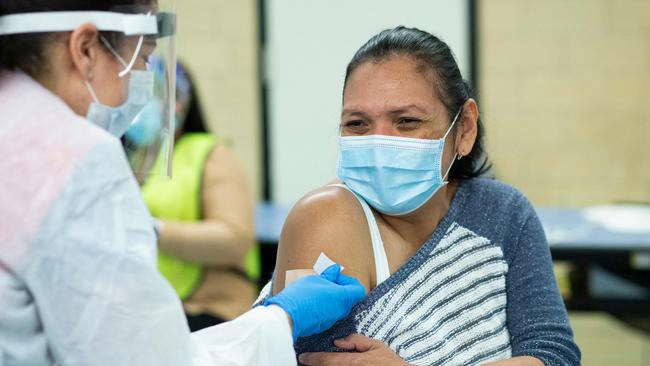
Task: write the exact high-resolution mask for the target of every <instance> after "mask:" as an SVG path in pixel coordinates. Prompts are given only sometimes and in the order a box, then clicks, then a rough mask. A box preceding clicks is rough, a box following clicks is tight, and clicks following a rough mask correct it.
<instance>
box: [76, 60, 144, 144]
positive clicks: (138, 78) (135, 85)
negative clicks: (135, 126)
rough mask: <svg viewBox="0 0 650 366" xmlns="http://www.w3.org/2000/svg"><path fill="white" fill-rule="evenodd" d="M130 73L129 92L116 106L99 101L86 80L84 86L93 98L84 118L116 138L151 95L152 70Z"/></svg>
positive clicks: (127, 126) (124, 130)
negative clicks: (124, 99)
mask: <svg viewBox="0 0 650 366" xmlns="http://www.w3.org/2000/svg"><path fill="white" fill-rule="evenodd" d="M130 73H131V75H130V79H129V89H128V93H129V94H128V96H127V99H126V101H125V102H124V104H122V105H120V106H117V107H111V106H107V105H104V104H102V103H100V102H99V99H98V98H97V95H96V94H95V91H94V90H93V88H92V86H91V85H90V83H89V82H86V87H87V88H88V91H89V92H90V95H91V96H92V98H93V102H92V103H90V106H89V107H88V114H86V118H88V120H89V121H91V122H93V123H94V124H96V125H98V126H99V127H101V128H103V129H105V130H106V131H108V132H109V133H110V134H112V135H113V136H115V137H118V138H119V137H121V136H122V135H124V133H125V132H126V130H128V129H129V127H130V126H131V123H133V121H134V119H135V117H136V116H137V115H138V113H140V111H141V110H142V108H143V107H144V106H145V105H147V103H148V102H149V101H150V100H151V99H152V97H153V84H154V75H153V72H151V71H142V70H131V71H130Z"/></svg>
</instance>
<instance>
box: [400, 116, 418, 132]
mask: <svg viewBox="0 0 650 366" xmlns="http://www.w3.org/2000/svg"><path fill="white" fill-rule="evenodd" d="M420 123H422V121H421V120H419V119H417V118H401V119H399V120H398V121H397V125H398V127H399V128H404V129H415V128H418V127H419V126H420Z"/></svg>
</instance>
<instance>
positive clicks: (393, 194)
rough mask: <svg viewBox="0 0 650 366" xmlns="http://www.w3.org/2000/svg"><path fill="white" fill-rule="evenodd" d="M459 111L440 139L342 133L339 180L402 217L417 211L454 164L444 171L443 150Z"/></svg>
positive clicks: (382, 209) (379, 208)
mask: <svg viewBox="0 0 650 366" xmlns="http://www.w3.org/2000/svg"><path fill="white" fill-rule="evenodd" d="M459 114H460V111H459V112H458V113H457V114H456V116H455V117H454V120H453V122H452V123H451V126H449V129H448V130H447V132H446V133H445V135H444V137H443V138H441V139H439V140H428V139H416V138H408V137H395V136H385V135H370V136H342V137H340V138H339V147H340V152H339V162H338V176H339V179H341V180H342V181H343V182H344V183H345V184H346V185H347V186H348V187H349V188H350V189H351V190H352V191H353V192H354V193H355V194H357V195H359V196H361V197H362V198H363V199H364V200H365V201H366V202H368V204H369V205H370V206H372V207H374V208H375V209H376V210H377V211H379V212H381V213H384V214H387V215H393V216H400V215H406V214H408V213H411V212H413V211H415V210H417V209H418V208H420V207H421V206H422V205H424V204H425V203H426V202H427V201H428V200H429V199H431V197H433V195H434V194H435V193H436V192H437V191H438V190H439V189H440V188H441V187H442V186H444V185H445V184H447V181H445V179H446V177H447V174H448V173H449V170H451V164H450V165H449V167H448V168H447V171H446V172H445V173H444V174H443V172H442V153H443V151H444V147H445V140H446V138H447V135H448V134H449V132H450V131H451V130H452V128H453V126H454V124H455V123H456V119H457V118H458V115H459ZM454 160H456V159H455V158H454V159H453V160H452V164H453V161H454Z"/></svg>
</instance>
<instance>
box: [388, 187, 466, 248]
mask: <svg viewBox="0 0 650 366" xmlns="http://www.w3.org/2000/svg"><path fill="white" fill-rule="evenodd" d="M457 189H458V183H457V182H455V181H452V182H449V184H446V185H444V186H443V187H441V188H440V189H439V190H438V192H436V194H435V195H434V196H433V197H431V199H429V201H427V202H426V203H425V204H424V205H422V207H420V208H418V209H417V210H415V211H413V212H411V213H409V214H407V215H403V216H389V215H384V214H381V213H380V214H379V215H380V216H381V217H382V218H383V219H384V221H386V223H388V225H390V226H391V227H392V228H393V229H394V230H395V231H396V232H397V233H398V234H399V235H400V236H401V237H402V238H404V240H406V241H407V242H409V243H413V244H414V245H421V244H422V243H424V242H425V241H426V240H427V239H428V238H429V236H431V234H432V233H433V231H434V230H435V229H436V228H437V227H438V224H440V221H441V220H442V218H443V217H444V216H445V215H446V214H447V211H449V207H450V206H451V201H452V200H453V199H454V196H455V195H456V190H457Z"/></svg>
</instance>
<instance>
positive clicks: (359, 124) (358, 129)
mask: <svg viewBox="0 0 650 366" xmlns="http://www.w3.org/2000/svg"><path fill="white" fill-rule="evenodd" d="M342 128H343V129H345V130H347V131H350V132H354V133H363V132H365V131H367V130H368V124H367V123H366V122H365V121H363V120H360V119H359V120H351V121H346V122H343V123H342Z"/></svg>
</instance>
